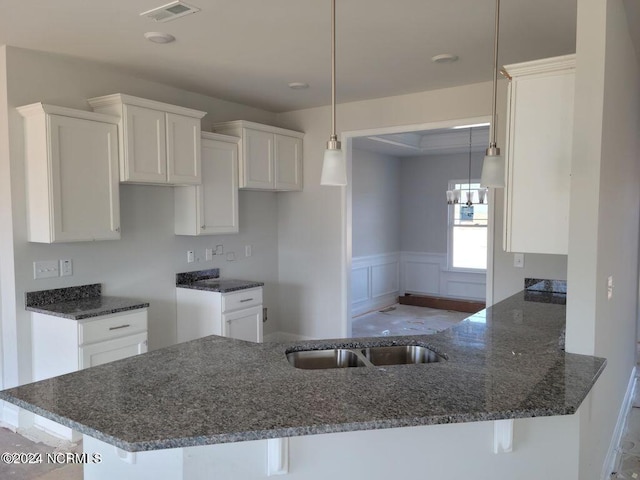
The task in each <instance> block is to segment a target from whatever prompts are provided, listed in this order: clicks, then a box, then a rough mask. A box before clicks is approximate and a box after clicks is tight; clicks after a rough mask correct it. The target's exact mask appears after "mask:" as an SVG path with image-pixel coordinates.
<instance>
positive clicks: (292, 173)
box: [275, 134, 302, 190]
mask: <svg viewBox="0 0 640 480" xmlns="http://www.w3.org/2000/svg"><path fill="white" fill-rule="evenodd" d="M275 158H276V190H302V139H301V138H296V137H288V136H286V135H279V134H276V136H275Z"/></svg>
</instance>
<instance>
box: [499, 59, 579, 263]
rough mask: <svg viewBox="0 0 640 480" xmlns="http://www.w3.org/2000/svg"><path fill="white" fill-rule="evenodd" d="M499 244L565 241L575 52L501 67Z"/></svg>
mask: <svg viewBox="0 0 640 480" xmlns="http://www.w3.org/2000/svg"><path fill="white" fill-rule="evenodd" d="M505 70H506V71H507V72H508V74H509V75H510V76H511V77H512V78H511V82H510V84H509V93H508V95H509V97H508V119H507V145H506V147H507V148H506V180H507V181H506V188H505V217H504V221H505V225H504V248H505V250H506V251H508V252H524V253H547V254H564V255H566V254H567V252H568V241H569V192H570V175H571V156H572V138H573V101H574V79H575V55H566V56H562V57H555V58H548V59H543V60H536V61H533V62H525V63H519V64H514V65H507V66H505Z"/></svg>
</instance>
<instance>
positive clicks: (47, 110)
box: [16, 102, 119, 125]
mask: <svg viewBox="0 0 640 480" xmlns="http://www.w3.org/2000/svg"><path fill="white" fill-rule="evenodd" d="M16 110H17V111H18V113H19V114H20V115H22V116H23V117H24V118H29V117H33V116H36V115H45V114H48V115H61V116H63V117H71V118H80V119H83V120H93V121H94V122H103V123H112V124H114V125H117V124H118V121H119V119H118V117H114V116H113V115H105V114H104V113H96V112H88V111H86V110H76V109H74V108H67V107H58V106H57V105H49V104H47V103H42V102H36V103H32V104H30V105H23V106H21V107H16Z"/></svg>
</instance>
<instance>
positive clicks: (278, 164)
mask: <svg viewBox="0 0 640 480" xmlns="http://www.w3.org/2000/svg"><path fill="white" fill-rule="evenodd" d="M213 129H214V131H215V132H219V133H224V134H227V135H234V136H237V137H240V139H241V140H240V188H242V189H247V190H271V191H288V190H291V191H295V190H302V138H303V137H304V134H303V133H301V132H296V131H293V130H285V129H283V128H278V127H272V126H269V125H262V124H260V123H254V122H247V121H245V120H237V121H234V122H224V123H218V124H215V125H214V126H213Z"/></svg>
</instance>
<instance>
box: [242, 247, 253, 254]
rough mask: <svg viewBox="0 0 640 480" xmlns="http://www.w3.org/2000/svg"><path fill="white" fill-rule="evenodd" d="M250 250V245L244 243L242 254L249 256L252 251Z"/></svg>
mask: <svg viewBox="0 0 640 480" xmlns="http://www.w3.org/2000/svg"><path fill="white" fill-rule="evenodd" d="M251 250H252V249H251V245H245V246H244V256H245V257H250V256H251V254H252V253H253V252H252V251H251Z"/></svg>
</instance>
